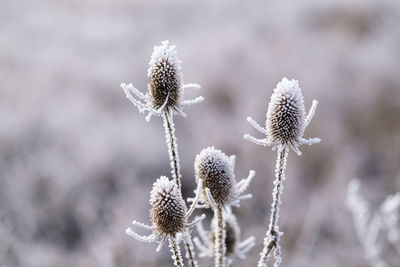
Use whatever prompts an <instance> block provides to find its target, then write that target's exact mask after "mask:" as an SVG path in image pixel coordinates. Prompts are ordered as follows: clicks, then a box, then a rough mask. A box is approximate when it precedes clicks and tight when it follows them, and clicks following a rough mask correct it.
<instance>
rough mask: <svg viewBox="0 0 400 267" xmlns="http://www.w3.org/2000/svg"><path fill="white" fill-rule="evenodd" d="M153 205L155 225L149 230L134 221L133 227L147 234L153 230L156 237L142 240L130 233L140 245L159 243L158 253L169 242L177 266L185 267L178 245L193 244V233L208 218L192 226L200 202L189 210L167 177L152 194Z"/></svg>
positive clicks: (151, 201)
mask: <svg viewBox="0 0 400 267" xmlns="http://www.w3.org/2000/svg"><path fill="white" fill-rule="evenodd" d="M199 188H200V187H199ZM150 205H151V208H150V218H151V222H152V225H151V226H149V225H145V224H143V223H139V222H136V221H133V222H132V224H133V225H135V226H138V227H141V228H143V229H145V230H150V231H152V233H151V234H150V235H149V236H140V235H139V234H137V233H135V232H134V231H133V230H132V229H131V228H128V229H126V233H127V234H128V235H129V236H131V237H133V238H135V239H137V240H139V241H143V242H158V243H159V245H158V247H157V249H156V251H160V249H161V247H162V246H163V244H164V243H165V241H166V240H167V239H168V240H169V244H170V248H171V252H172V254H173V259H174V262H175V265H176V266H183V260H182V257H181V254H180V249H179V247H178V246H177V244H179V240H180V239H181V238H183V239H184V240H185V242H186V243H191V240H190V235H189V229H190V228H191V227H193V226H194V225H195V224H196V223H198V222H199V221H201V220H202V219H204V217H205V216H201V217H198V218H196V219H195V220H194V221H193V222H191V223H188V218H189V216H190V215H191V214H192V213H193V210H194V206H195V205H196V202H193V205H192V207H191V208H190V209H189V210H187V208H186V204H185V201H184V200H183V198H182V193H181V190H180V189H179V188H178V185H177V184H176V183H175V181H172V180H169V179H168V178H167V177H165V176H161V177H160V178H159V179H157V181H156V182H155V183H154V184H153V189H152V190H151V193H150Z"/></svg>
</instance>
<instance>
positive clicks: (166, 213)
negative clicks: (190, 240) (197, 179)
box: [150, 176, 187, 237]
mask: <svg viewBox="0 0 400 267" xmlns="http://www.w3.org/2000/svg"><path fill="white" fill-rule="evenodd" d="M150 205H151V208H150V216H151V222H152V225H153V228H154V229H155V230H157V231H158V232H160V233H161V234H166V235H168V236H172V237H174V236H175V235H176V233H178V232H182V231H183V230H184V227H185V223H186V222H187V219H186V212H187V209H186V205H185V201H184V200H183V198H182V194H181V191H180V190H179V188H178V186H177V185H176V183H175V182H174V181H173V180H168V178H167V177H165V176H161V177H160V178H159V179H157V181H156V182H155V183H154V184H153V189H152V190H151V193H150Z"/></svg>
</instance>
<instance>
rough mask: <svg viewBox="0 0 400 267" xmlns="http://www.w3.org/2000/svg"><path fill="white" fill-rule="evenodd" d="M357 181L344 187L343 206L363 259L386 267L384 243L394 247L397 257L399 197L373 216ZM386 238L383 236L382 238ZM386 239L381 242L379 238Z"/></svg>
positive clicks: (390, 199)
mask: <svg viewBox="0 0 400 267" xmlns="http://www.w3.org/2000/svg"><path fill="white" fill-rule="evenodd" d="M360 185H361V183H360V181H359V180H358V179H353V180H351V181H350V182H349V184H348V187H347V197H346V204H347V208H348V209H349V211H350V212H351V214H352V216H353V222H354V228H355V230H356V233H357V237H358V240H359V242H360V243H361V245H362V246H363V249H364V254H365V257H366V258H367V259H368V261H369V262H370V263H371V265H372V266H375V267H385V266H389V265H388V264H387V263H386V262H385V260H384V259H383V257H382V252H383V250H384V249H385V243H384V242H383V240H385V239H386V240H387V242H388V243H389V244H391V245H393V246H394V247H395V248H396V249H397V252H398V254H399V257H400V242H399V241H400V236H399V229H400V221H399V213H400V194H399V193H398V194H396V195H392V196H388V197H387V198H386V200H385V201H384V202H383V203H382V204H381V205H380V207H379V209H378V210H377V211H375V212H373V211H372V210H371V208H370V206H369V204H368V202H367V201H366V200H365V198H364V197H363V196H362V195H361V194H360ZM385 234H386V235H385ZM382 236H385V238H384V239H382V238H381V237H382Z"/></svg>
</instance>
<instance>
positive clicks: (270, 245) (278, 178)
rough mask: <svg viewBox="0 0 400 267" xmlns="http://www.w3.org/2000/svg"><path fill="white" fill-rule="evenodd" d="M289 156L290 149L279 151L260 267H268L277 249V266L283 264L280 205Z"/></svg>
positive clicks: (259, 262)
mask: <svg viewBox="0 0 400 267" xmlns="http://www.w3.org/2000/svg"><path fill="white" fill-rule="evenodd" d="M287 156H288V149H287V148H286V147H285V148H284V149H283V150H282V151H281V152H279V151H278V159H277V161H276V169H275V181H274V185H275V188H274V191H273V193H272V198H273V200H272V205H271V217H270V222H269V228H268V231H267V234H266V237H265V239H264V249H263V251H262V252H261V254H260V260H259V261H258V265H257V266H258V267H266V266H267V257H268V256H269V254H270V253H271V251H272V250H273V249H275V266H279V264H280V262H281V257H280V246H279V238H280V235H281V234H280V233H279V227H278V219H279V205H280V204H281V195H282V191H283V180H284V179H285V169H286V160H287Z"/></svg>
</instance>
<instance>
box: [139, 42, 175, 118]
mask: <svg viewBox="0 0 400 267" xmlns="http://www.w3.org/2000/svg"><path fill="white" fill-rule="evenodd" d="M149 64H150V67H149V69H148V72H147V76H148V78H149V92H150V95H151V96H152V99H151V100H152V106H153V108H155V109H158V108H160V107H162V106H163V104H164V103H165V101H166V98H167V96H168V101H167V103H166V105H165V108H166V109H167V110H168V109H171V108H172V109H174V108H175V107H176V106H177V105H178V103H179V100H180V98H181V95H182V87H183V79H182V67H181V65H182V63H181V61H180V60H179V58H178V54H177V53H176V50H175V46H169V41H163V42H162V43H161V45H160V46H154V51H153V54H152V55H151V59H150V63H149Z"/></svg>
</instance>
